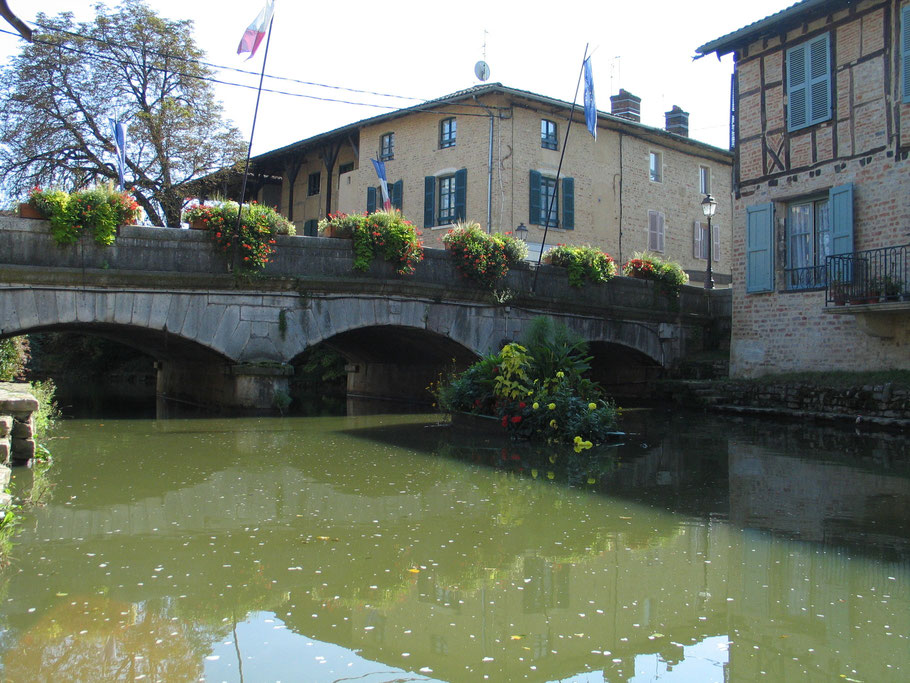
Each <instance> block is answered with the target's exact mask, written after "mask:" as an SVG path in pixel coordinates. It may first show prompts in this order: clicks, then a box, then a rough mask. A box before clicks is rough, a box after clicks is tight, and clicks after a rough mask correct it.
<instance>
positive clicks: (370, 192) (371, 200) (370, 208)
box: [367, 187, 376, 213]
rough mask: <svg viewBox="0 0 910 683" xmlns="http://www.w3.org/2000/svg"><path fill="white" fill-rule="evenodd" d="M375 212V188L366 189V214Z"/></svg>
mask: <svg viewBox="0 0 910 683" xmlns="http://www.w3.org/2000/svg"><path fill="white" fill-rule="evenodd" d="M375 210H376V188H375V187H368V188H367V213H373V212H374V211H375Z"/></svg>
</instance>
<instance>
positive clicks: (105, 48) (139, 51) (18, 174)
mask: <svg viewBox="0 0 910 683" xmlns="http://www.w3.org/2000/svg"><path fill="white" fill-rule="evenodd" d="M95 11H96V16H95V19H94V20H93V21H89V22H84V23H76V22H74V21H73V15H72V13H69V12H64V13H61V14H59V15H57V16H56V17H47V16H45V15H44V14H39V15H38V17H37V19H36V23H37V24H38V25H39V27H40V29H41V31H42V32H41V33H36V34H35V36H34V41H35V42H34V43H31V44H27V45H26V46H25V47H24V48H23V49H22V52H21V53H20V54H19V55H18V56H17V57H15V58H13V60H12V61H11V62H10V63H9V64H8V65H7V66H6V67H4V68H3V69H2V71H0V78H2V81H0V82H2V86H0V110H2V111H3V112H4V117H3V119H2V121H0V175H2V176H3V177H4V178H5V188H4V189H5V190H6V192H8V193H10V194H22V193H23V192H25V191H26V190H28V189H29V188H31V187H33V186H35V185H41V186H51V185H54V186H60V187H63V188H65V189H70V190H75V189H81V188H83V187H86V186H88V185H90V184H93V183H96V182H99V181H107V180H117V170H116V165H115V154H114V150H115V147H114V140H113V135H112V130H111V125H110V122H109V121H108V119H109V118H113V119H119V120H120V121H122V122H123V123H124V125H125V126H126V128H127V149H126V158H127V168H126V172H125V182H126V184H127V185H128V186H129V187H131V188H134V190H133V191H134V194H135V195H136V199H137V201H138V202H139V203H140V205H141V206H142V207H143V208H144V209H145V211H146V213H147V214H148V216H149V219H150V220H151V221H152V222H153V223H155V224H156V225H170V226H176V225H179V224H180V210H181V208H182V205H183V199H184V197H185V196H186V195H187V194H190V193H192V192H194V191H198V190H199V182H200V180H201V179H203V178H205V179H206V180H207V181H208V182H216V180H215V178H217V176H215V178H213V174H216V173H217V172H218V171H219V170H221V169H228V168H230V167H232V166H233V165H235V164H237V163H239V161H240V160H241V159H242V158H243V154H244V151H245V150H244V144H243V141H242V140H241V137H240V133H239V131H238V130H237V129H236V128H235V127H233V125H231V124H230V123H229V122H227V123H226V122H224V121H223V119H222V107H221V103H220V102H219V101H217V100H216V99H215V95H214V91H213V89H212V85H211V83H210V81H209V80H207V79H210V78H211V77H212V76H213V73H214V72H213V71H212V70H211V69H210V68H209V67H207V66H205V65H204V64H202V63H201V62H200V61H199V60H201V59H202V58H203V57H204V53H203V52H202V51H201V50H200V49H199V48H198V47H196V44H195V41H194V39H193V34H192V28H193V25H192V22H190V21H172V20H169V19H164V18H162V17H160V16H158V15H157V14H156V13H155V12H154V11H153V10H151V9H150V8H149V7H147V6H146V4H145V2H144V0H124V2H122V3H121V4H120V5H119V6H118V7H116V8H115V9H109V8H107V7H106V6H105V5H103V4H98V5H96V7H95Z"/></svg>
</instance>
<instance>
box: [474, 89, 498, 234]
mask: <svg viewBox="0 0 910 683" xmlns="http://www.w3.org/2000/svg"><path fill="white" fill-rule="evenodd" d="M472 97H473V98H474V102H476V103H477V104H478V105H480V106H481V107H483V108H484V109H486V111H487V114H489V115H490V143H489V147H490V150H489V157H488V159H487V234H492V233H493V112H492V110H490V109H488V108H487V107H484V105H482V104H480V101H478V99H477V95H473V96H472Z"/></svg>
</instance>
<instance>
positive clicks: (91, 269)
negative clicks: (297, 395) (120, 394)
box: [0, 216, 730, 410]
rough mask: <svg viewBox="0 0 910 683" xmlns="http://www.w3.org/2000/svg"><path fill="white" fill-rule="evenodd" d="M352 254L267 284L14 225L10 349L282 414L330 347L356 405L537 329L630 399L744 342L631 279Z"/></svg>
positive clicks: (7, 269) (222, 263)
mask: <svg viewBox="0 0 910 683" xmlns="http://www.w3.org/2000/svg"><path fill="white" fill-rule="evenodd" d="M352 264H353V257H352V253H351V243H350V241H348V240H338V239H326V238H318V237H299V236H298V237H279V238H278V244H277V254H276V260H275V261H274V262H273V263H271V264H269V266H268V267H267V269H266V274H265V276H264V277H259V278H256V279H252V280H247V281H240V280H238V279H237V278H235V277H234V276H233V275H231V274H230V273H229V272H228V266H227V259H226V257H225V255H224V254H221V253H219V252H218V251H216V250H215V249H214V247H213V244H212V241H211V240H210V239H209V236H208V234H207V233H206V232H203V231H195V230H179V229H171V228H150V227H140V226H125V227H123V228H121V233H120V235H119V237H118V238H117V241H116V242H115V244H114V245H112V246H110V247H101V246H98V245H96V244H94V243H93V242H91V241H90V240H89V239H88V238H83V239H82V240H81V241H80V242H78V243H77V244H75V245H71V246H67V247H59V246H57V245H55V244H54V242H53V240H52V239H51V237H50V233H49V226H48V224H47V223H46V222H45V221H29V220H22V219H18V218H14V217H9V216H4V217H0V337H10V336H16V335H20V334H27V333H30V332H44V331H76V332H83V333H90V334H98V335H102V336H105V337H108V338H111V339H114V340H117V341H120V342H122V343H124V344H127V345H130V346H132V347H135V348H137V349H140V350H142V351H144V352H145V353H148V354H149V355H151V356H153V357H154V358H155V359H156V361H157V363H156V367H157V368H158V394H159V396H162V397H168V398H172V399H175V400H183V401H190V402H194V403H200V404H203V405H209V406H219V407H234V408H241V409H259V410H267V409H269V408H270V407H271V406H272V405H273V403H274V398H275V395H276V392H280V391H287V389H288V382H289V378H290V377H291V376H292V375H293V374H294V367H295V364H297V363H299V362H300V359H301V355H302V354H303V353H304V352H305V351H306V350H307V349H309V348H311V347H313V346H315V345H317V344H326V345H328V346H329V347H331V348H333V349H335V350H337V351H338V352H340V353H341V354H342V355H343V356H344V357H345V358H346V359H347V361H348V365H347V370H348V393H349V395H363V396H371V397H385V398H404V399H409V400H427V398H428V395H427V393H426V389H425V387H426V386H427V384H428V382H429V381H430V380H432V379H435V378H436V377H437V375H438V373H439V372H440V371H441V370H442V369H444V368H447V367H451V366H452V365H453V364H454V365H455V366H459V367H461V366H465V365H467V364H469V363H470V362H472V361H473V360H474V359H476V358H477V357H478V356H480V355H482V354H485V353H488V352H490V351H494V350H497V349H498V348H500V346H501V345H502V343H503V341H504V340H511V339H519V338H520V337H521V336H522V334H523V332H524V331H525V330H526V329H527V327H528V325H529V323H530V322H531V321H532V320H533V319H534V318H536V317H538V316H541V315H547V316H550V317H552V318H554V319H555V320H558V321H560V322H562V323H565V324H566V325H567V326H568V327H569V328H571V329H572V330H574V331H575V332H576V333H578V334H579V335H580V336H581V337H582V338H584V339H585V340H587V341H588V343H589V344H590V350H591V354H592V356H593V357H594V361H593V365H594V370H595V375H596V376H597V378H598V379H600V380H601V381H602V382H604V383H605V384H606V385H620V386H625V387H627V388H628V387H629V386H632V385H634V384H635V383H640V382H643V381H647V380H648V379H650V378H652V377H654V376H657V375H659V374H660V373H661V372H662V371H664V370H667V369H669V368H672V367H673V366H674V365H675V364H677V363H678V362H679V361H680V360H682V359H684V358H685V357H686V356H688V355H691V354H693V353H698V352H700V351H703V350H705V348H706V344H708V342H709V341H710V340H711V339H714V338H716V330H717V329H725V328H728V326H729V317H730V299H729V292H725V291H714V292H706V291H704V290H702V289H700V288H695V287H684V288H683V292H682V294H681V296H680V298H679V300H678V301H670V300H669V299H667V297H665V296H663V295H661V294H660V293H659V292H657V291H656V290H655V289H654V288H653V286H652V283H649V282H644V281H639V280H633V279H630V278H623V277H618V278H615V279H614V280H613V281H611V282H610V283H608V284H606V285H586V286H585V287H583V288H581V289H574V288H572V287H570V286H569V285H568V280H567V276H566V272H565V270H564V269H561V268H556V267H553V266H543V267H542V268H541V270H540V273H539V277H538V280H537V284H536V288H535V291H533V292H532V284H533V280H534V269H533V268H531V267H524V268H520V269H517V270H513V271H511V272H510V273H509V275H508V276H507V278H506V279H505V280H504V281H503V283H502V285H501V287H500V288H499V289H498V290H497V291H496V292H494V293H490V292H488V291H485V290H482V289H480V288H479V287H477V286H476V285H474V284H473V282H472V281H470V280H466V279H464V278H462V277H461V276H460V275H459V273H458V272H457V270H456V269H455V267H454V262H453V261H452V259H451V258H450V257H449V256H448V254H446V253H445V252H443V251H440V250H427V252H426V258H425V259H424V261H423V262H422V263H421V264H420V265H419V266H418V268H417V272H416V274H414V275H411V276H401V275H397V274H396V273H395V271H394V269H393V268H392V267H391V266H390V265H389V264H387V263H384V262H377V263H374V265H373V266H372V268H371V269H370V271H369V272H367V273H357V272H354V271H353V270H352Z"/></svg>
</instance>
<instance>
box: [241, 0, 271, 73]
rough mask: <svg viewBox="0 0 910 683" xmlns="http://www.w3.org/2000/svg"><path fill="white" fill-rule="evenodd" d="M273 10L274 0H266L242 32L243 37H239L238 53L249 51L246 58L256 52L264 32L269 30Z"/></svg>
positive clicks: (251, 56)
mask: <svg viewBox="0 0 910 683" xmlns="http://www.w3.org/2000/svg"><path fill="white" fill-rule="evenodd" d="M274 12H275V0H267V2H266V3H265V7H263V8H262V10H261V11H260V12H259V14H257V15H256V18H255V19H253V23H252V24H250V25H249V27H248V28H247V30H246V31H244V32H243V38H241V39H240V45H238V46H237V54H238V55H242V54H243V53H244V52H249V53H250V56H249V57H247V60H250V59H252V58H253V55H255V54H256V50H257V49H258V48H259V44H260V43H261V42H262V39H263V38H265V34H266V33H267V32H268V30H269V22H270V21H271V20H272V14H273V13H274Z"/></svg>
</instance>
